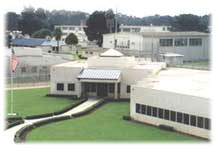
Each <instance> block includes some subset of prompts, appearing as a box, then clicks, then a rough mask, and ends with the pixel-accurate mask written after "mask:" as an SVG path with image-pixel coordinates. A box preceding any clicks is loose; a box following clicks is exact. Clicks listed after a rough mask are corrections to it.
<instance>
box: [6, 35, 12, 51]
mask: <svg viewBox="0 0 215 147" xmlns="http://www.w3.org/2000/svg"><path fill="white" fill-rule="evenodd" d="M11 41H12V36H11V35H10V34H9V33H8V34H7V35H6V45H7V47H8V48H10V46H11V45H10V44H11Z"/></svg>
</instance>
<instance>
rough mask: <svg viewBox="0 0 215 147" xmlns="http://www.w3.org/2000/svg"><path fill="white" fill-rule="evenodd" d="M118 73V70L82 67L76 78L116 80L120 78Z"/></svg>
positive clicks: (119, 72)
mask: <svg viewBox="0 0 215 147" xmlns="http://www.w3.org/2000/svg"><path fill="white" fill-rule="evenodd" d="M120 74H121V71H120V70H109V69H84V70H83V71H82V72H81V73H80V75H79V76H78V79H91V80H92V79H93V80H118V79H119V78H120Z"/></svg>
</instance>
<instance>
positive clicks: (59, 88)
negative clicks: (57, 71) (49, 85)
mask: <svg viewBox="0 0 215 147" xmlns="http://www.w3.org/2000/svg"><path fill="white" fill-rule="evenodd" d="M57 90H59V91H63V90H64V84H63V83H57Z"/></svg>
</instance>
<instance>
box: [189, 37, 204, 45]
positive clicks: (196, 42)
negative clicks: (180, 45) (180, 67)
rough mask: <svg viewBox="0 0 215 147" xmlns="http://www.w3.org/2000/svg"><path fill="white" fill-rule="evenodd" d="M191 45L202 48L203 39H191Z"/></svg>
mask: <svg viewBox="0 0 215 147" xmlns="http://www.w3.org/2000/svg"><path fill="white" fill-rule="evenodd" d="M189 44H190V46H201V45H202V39H201V38H190V41H189Z"/></svg>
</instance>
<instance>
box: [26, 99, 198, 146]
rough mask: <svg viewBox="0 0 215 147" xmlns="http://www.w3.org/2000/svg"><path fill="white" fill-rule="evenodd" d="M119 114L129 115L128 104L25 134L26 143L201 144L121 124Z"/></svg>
mask: <svg viewBox="0 0 215 147" xmlns="http://www.w3.org/2000/svg"><path fill="white" fill-rule="evenodd" d="M123 115H129V103H128V102H123V103H108V104H106V105H104V106H103V107H101V108H99V109H98V110H96V111H95V112H93V113H91V114H89V115H87V116H83V117H80V118H76V119H71V120H66V121H62V122H58V123H53V124H49V125H46V126H42V127H40V128H37V129H34V130H33V131H32V132H30V134H28V136H27V142H32V141H33V142H40V141H46V142H49V141H52V142H53V141H64V142H66V141H76V142H83V141H86V142H88V141H93V142H95V141H98V142H120V141H125V142H129V141H135V142H139V141H163V142H164V141H172V142H173V141H183V142H185V141H201V140H200V139H197V138H194V137H191V136H187V135H182V134H179V133H176V132H169V131H164V130H160V129H158V128H155V127H151V126H148V125H144V124H139V123H134V122H129V121H125V120H122V116H123Z"/></svg>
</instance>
